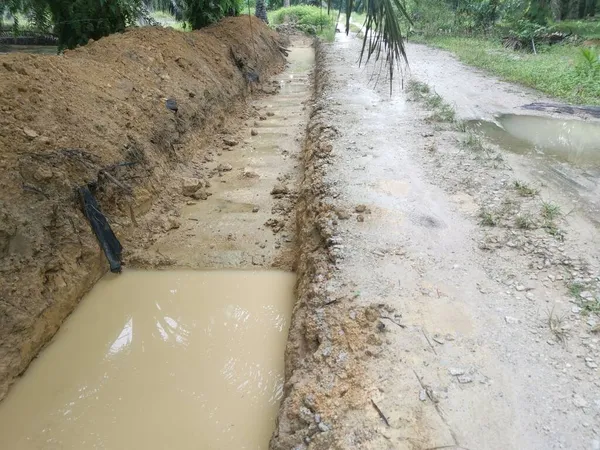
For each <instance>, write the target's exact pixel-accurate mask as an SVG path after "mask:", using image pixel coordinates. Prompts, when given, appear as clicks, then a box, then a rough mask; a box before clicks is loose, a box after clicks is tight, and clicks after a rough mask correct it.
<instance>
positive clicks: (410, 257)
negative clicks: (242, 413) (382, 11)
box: [272, 35, 600, 450]
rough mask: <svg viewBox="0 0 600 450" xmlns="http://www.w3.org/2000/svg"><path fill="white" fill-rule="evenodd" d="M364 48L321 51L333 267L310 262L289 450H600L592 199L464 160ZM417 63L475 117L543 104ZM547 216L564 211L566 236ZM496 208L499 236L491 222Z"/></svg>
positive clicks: (508, 163)
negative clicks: (378, 78)
mask: <svg viewBox="0 0 600 450" xmlns="http://www.w3.org/2000/svg"><path fill="white" fill-rule="evenodd" d="M359 48H360V41H359V40H358V39H355V38H353V37H348V38H346V37H344V36H340V35H338V39H337V40H336V42H335V43H334V44H331V45H325V46H321V48H320V49H319V51H318V57H317V60H318V65H319V67H320V68H318V69H317V70H318V75H317V92H318V94H319V95H318V98H317V100H316V102H315V105H314V107H313V110H314V113H313V114H312V115H311V118H312V122H311V124H309V137H308V149H309V153H311V152H312V153H313V154H312V156H309V157H308V158H307V159H306V161H307V162H306V168H305V170H306V172H307V174H308V175H307V178H308V179H309V181H310V182H311V183H312V185H313V189H312V191H311V192H310V195H312V196H314V198H315V199H314V203H315V204H318V205H319V207H318V208H314V210H313V212H312V214H313V216H314V221H315V223H316V226H315V233H316V232H319V233H320V234H321V244H322V249H321V253H322V255H321V256H319V250H316V249H315V248H313V249H311V250H306V249H305V251H304V252H305V254H307V255H308V256H306V260H308V261H309V266H310V263H311V261H312V269H313V270H312V271H310V270H308V271H307V272H308V274H309V275H312V283H311V284H310V286H309V287H305V288H304V289H303V286H302V285H301V286H300V292H299V296H300V299H299V306H298V309H299V310H302V309H303V308H304V309H306V310H307V311H308V312H306V311H305V312H304V314H302V313H300V312H297V314H296V316H295V318H294V322H293V324H292V327H294V323H295V324H296V326H300V328H303V330H304V339H305V341H304V342H298V339H297V336H296V338H295V336H294V334H293V333H292V334H291V337H290V343H289V344H288V363H289V365H291V366H292V367H291V371H292V373H291V374H288V376H289V377H290V379H291V380H292V381H293V383H291V382H290V383H288V386H287V388H288V392H287V397H286V399H285V401H284V404H283V407H282V414H281V417H280V425H279V428H278V430H277V432H276V434H275V437H274V440H273V442H272V444H273V447H274V448H281V449H283V448H314V449H321V448H323V449H324V448H347V449H351V448H352V449H354V448H361V449H363V448H364V449H383V448H389V449H438V448H468V449H509V448H515V449H516V448H523V449H525V448H526V449H540V450H541V449H551V448H569V449H597V448H600V437H599V433H600V395H599V394H598V393H599V392H600V391H599V389H598V388H599V387H600V381H599V379H598V369H597V367H598V365H597V364H598V360H599V359H600V355H599V351H598V341H599V339H598V334H596V332H597V330H598V327H597V323H598V317H597V316H596V315H595V313H593V312H592V313H589V314H585V313H586V311H585V308H582V301H585V300H586V299H589V298H592V300H593V297H594V296H597V295H598V280H599V278H598V261H597V255H598V238H597V230H596V227H595V225H594V224H593V222H592V221H591V220H590V219H593V218H594V215H595V213H594V211H593V210H589V208H587V207H586V205H588V204H587V203H585V200H582V199H583V197H582V195H581V194H582V192H584V191H585V189H579V190H577V189H576V190H571V189H567V188H565V181H564V180H563V181H562V184H561V182H559V181H557V180H556V179H552V181H551V180H550V179H549V178H548V177H547V172H545V171H544V170H543V169H544V168H545V167H547V166H548V164H547V163H544V162H540V161H539V160H538V159H537V158H532V157H527V156H523V155H514V154H511V153H509V152H507V151H505V150H504V149H502V148H498V147H497V146H494V145H492V144H490V143H487V142H481V143H479V144H478V145H481V146H482V148H483V146H485V151H476V150H475V149H473V148H466V147H467V146H466V145H465V144H464V142H465V139H468V138H469V134H468V133H465V132H464V130H463V131H459V130H457V127H456V125H454V124H451V123H444V122H443V121H441V122H440V121H436V120H432V119H431V114H432V112H431V111H428V110H427V108H426V107H425V106H423V104H422V103H417V102H411V101H409V97H410V96H409V95H407V94H406V93H400V92H398V91H397V92H396V93H395V94H394V95H393V96H392V97H389V95H388V86H387V85H386V84H385V83H380V85H379V86H374V85H373V83H370V82H369V80H372V79H373V78H372V77H370V75H371V74H370V73H369V70H368V69H367V70H364V69H360V68H358V67H357V64H356V60H357V55H358V52H359ZM408 50H409V59H410V62H411V70H412V75H413V77H414V78H416V79H417V80H420V81H422V82H427V83H429V84H431V85H432V86H434V87H435V90H436V91H437V92H439V94H441V96H442V97H443V98H446V99H447V100H448V101H449V102H451V103H452V104H453V105H454V107H455V109H456V111H457V113H458V116H459V117H462V118H467V119H468V118H472V117H478V118H479V117H481V116H484V117H492V116H493V115H495V114H496V113H499V112H515V108H517V107H518V106H520V105H522V104H525V103H530V102H532V101H539V100H540V97H538V96H536V94H535V93H534V92H531V91H527V90H524V89H521V88H519V87H516V86H512V85H509V84H506V83H503V82H500V81H498V80H494V79H492V78H490V77H487V76H486V75H484V74H482V73H480V72H477V71H474V70H472V69H469V68H466V67H464V66H463V65H461V64H460V63H458V62H456V61H455V60H454V59H453V58H451V57H450V56H449V55H448V54H446V53H443V52H439V51H436V50H431V49H427V48H425V47H422V46H414V45H410V46H409V49H408ZM315 129H316V130H318V131H319V132H318V133H316V134H317V136H314V134H315V132H314V130H315ZM311 133H312V134H311ZM477 139H479V138H477ZM477 142H479V141H477ZM328 145H329V146H328ZM305 158H306V157H305ZM572 170H573V171H574V172H577V171H578V170H580V169H577V168H573V169H572ZM315 173H317V174H318V176H315ZM315 179H316V180H318V181H317V182H315ZM516 180H518V181H519V183H520V184H518V185H515V184H514V181H516ZM306 181H307V180H306V179H305V183H306ZM593 183H594V184H595V183H596V181H595V180H594V181H593ZM530 185H531V186H535V189H533V188H531V190H530V191H529V192H524V191H523V189H518V188H517V187H516V186H530ZM304 195H307V192H306V190H304ZM543 201H546V202H550V201H551V202H552V204H553V205H554V204H556V205H559V206H560V211H562V212H564V213H563V214H562V215H561V216H560V217H558V212H557V214H556V216H557V218H556V220H557V221H558V223H557V225H556V227H555V228H552V234H550V233H549V230H550V227H548V226H545V225H542V224H541V223H540V220H541V219H538V216H539V215H540V214H542V215H544V211H545V209H544V208H546V206H545V205H547V204H548V203H543ZM486 208H488V209H489V210H493V211H494V214H498V218H497V219H496V218H494V221H493V222H494V223H493V224H488V225H494V226H488V227H484V226H483V225H482V223H485V222H484V221H483V219H482V217H485V216H482V213H481V211H482V209H483V210H486ZM540 208H541V209H540ZM584 210H587V211H584ZM540 211H542V213H540ZM557 211H559V210H557ZM567 212H569V214H567ZM494 217H496V216H494ZM525 217H526V218H528V219H527V220H530V222H526V221H525V219H524V218H525ZM521 225H522V226H521ZM557 230H558V231H557ZM323 255H325V256H326V257H325V256H323ZM324 267H325V269H324ZM301 272H302V266H301ZM300 276H303V274H302V273H301V274H300ZM569 288H570V291H571V292H570V293H569ZM373 317H375V320H372V319H373ZM299 323H300V325H298V324H299ZM353 324H354V325H353ZM356 329H359V330H361V331H359V332H358V333H357V332H356ZM361 336H362V337H361ZM295 339H296V342H295ZM299 360H300V361H302V363H301V364H299V363H298V361H299ZM313 415H314V418H313ZM292 444H293V445H292Z"/></svg>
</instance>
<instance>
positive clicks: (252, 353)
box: [0, 271, 295, 450]
mask: <svg viewBox="0 0 600 450" xmlns="http://www.w3.org/2000/svg"><path fill="white" fill-rule="evenodd" d="M294 282H295V280H294V276H293V275H292V274H288V273H279V272H191V271H189V272H188V271H181V272H127V273H124V274H122V275H121V276H119V277H114V276H109V277H107V278H106V279H104V280H102V281H101V282H100V283H99V284H98V285H97V286H96V287H95V288H94V289H93V290H92V292H91V293H90V294H89V295H88V297H86V299H84V301H83V302H82V303H81V305H80V307H79V308H78V309H77V311H75V312H74V313H73V315H72V316H71V317H70V318H69V320H68V321H67V322H66V323H65V326H63V328H62V329H61V331H60V332H59V333H58V335H57V337H56V339H55V341H54V342H53V343H52V345H50V346H49V347H48V348H47V349H46V350H45V351H44V352H43V353H42V354H41V355H40V357H39V358H38V360H37V361H36V362H35V363H34V364H33V365H32V366H31V368H30V369H29V370H28V372H27V373H26V375H25V376H24V377H23V379H22V380H21V381H20V382H19V383H17V385H16V386H15V388H14V389H13V390H12V392H11V393H10V395H9V396H8V397H7V399H6V401H4V402H3V403H2V404H0V435H2V436H3V441H4V440H5V437H6V443H7V445H8V446H7V448H10V449H11V450H31V449H37V448H44V449H45V448H61V449H62V448H64V449H69V448H70V449H78V450H79V449H81V450H85V449H89V448H144V449H149V450H152V449H159V448H160V449H163V448H177V449H186V448H236V449H238V448H240V449H241V448H248V449H261V448H263V449H266V448H267V446H268V440H269V436H270V433H271V430H272V427H273V424H274V420H275V416H276V413H277V406H278V404H279V401H280V400H281V397H282V393H283V353H284V347H285V340H286V336H287V324H288V322H289V320H288V318H289V316H290V314H291V307H292V293H293V287H294ZM22 417H29V418H31V420H28V421H23V420H22ZM160 430H162V431H160ZM198 446H199V447H198Z"/></svg>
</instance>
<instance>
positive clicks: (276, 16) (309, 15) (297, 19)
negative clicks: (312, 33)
mask: <svg viewBox="0 0 600 450" xmlns="http://www.w3.org/2000/svg"><path fill="white" fill-rule="evenodd" d="M286 19H287V21H289V22H294V23H296V24H297V25H309V26H313V27H315V28H316V31H320V28H326V27H329V26H333V22H334V20H335V18H334V16H333V14H330V15H328V14H327V9H322V8H319V7H317V6H309V5H294V6H290V7H289V8H280V9H277V10H275V11H271V12H270V13H269V21H270V22H271V23H273V24H275V25H279V24H282V23H284V22H285V21H286Z"/></svg>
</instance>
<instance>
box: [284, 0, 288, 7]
mask: <svg viewBox="0 0 600 450" xmlns="http://www.w3.org/2000/svg"><path fill="white" fill-rule="evenodd" d="M283 7H284V8H289V7H290V0H283Z"/></svg>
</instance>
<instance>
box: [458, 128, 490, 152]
mask: <svg viewBox="0 0 600 450" xmlns="http://www.w3.org/2000/svg"><path fill="white" fill-rule="evenodd" d="M462 146H463V147H464V148H468V149H469V150H473V151H475V152H481V151H483V150H485V146H484V145H483V141H482V139H481V137H480V136H478V135H477V134H475V133H471V132H469V133H467V137H466V138H465V139H464V140H463V141H462Z"/></svg>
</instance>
